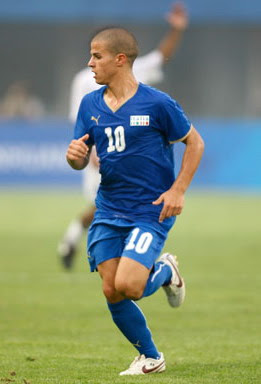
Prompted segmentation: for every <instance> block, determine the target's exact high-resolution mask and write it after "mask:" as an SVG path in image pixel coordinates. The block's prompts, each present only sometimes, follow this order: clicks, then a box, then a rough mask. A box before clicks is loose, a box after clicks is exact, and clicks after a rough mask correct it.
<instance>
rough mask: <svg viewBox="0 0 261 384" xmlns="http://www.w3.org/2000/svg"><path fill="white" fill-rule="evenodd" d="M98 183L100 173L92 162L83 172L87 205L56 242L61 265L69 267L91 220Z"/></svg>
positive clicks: (94, 208)
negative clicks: (57, 242) (58, 241)
mask: <svg viewBox="0 0 261 384" xmlns="http://www.w3.org/2000/svg"><path fill="white" fill-rule="evenodd" d="M99 183H100V174H99V171H98V168H97V167H96V166H94V165H93V164H90V165H88V167H87V168H86V169H85V170H84V172H83V193H84V196H85V198H86V200H87V201H88V203H89V206H88V207H87V209H86V210H84V212H83V213H82V215H81V216H79V217H78V218H76V219H74V220H72V221H71V222H70V224H69V226H68V228H67V229H66V231H65V233H64V236H63V238H62V240H61V241H60V243H59V244H58V255H59V256H60V260H61V262H62V264H63V266H64V267H65V268H67V269H70V268H71V267H72V265H73V261H74V258H75V254H76V251H77V248H78V245H79V243H80V241H81V239H82V236H83V234H84V233H85V231H86V229H88V228H89V226H90V224H91V222H92V221H93V217H94V213H95V211H96V207H95V203H94V201H95V197H96V193H97V190H98V187H99Z"/></svg>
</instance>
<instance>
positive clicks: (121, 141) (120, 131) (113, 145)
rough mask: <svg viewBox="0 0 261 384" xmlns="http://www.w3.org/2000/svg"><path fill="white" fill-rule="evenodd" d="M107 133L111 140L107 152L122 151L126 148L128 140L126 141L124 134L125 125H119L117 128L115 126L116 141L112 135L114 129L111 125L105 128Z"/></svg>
mask: <svg viewBox="0 0 261 384" xmlns="http://www.w3.org/2000/svg"><path fill="white" fill-rule="evenodd" d="M105 133H106V135H107V137H108V140H109V145H108V148H107V152H113V151H115V150H116V151H117V152H122V151H124V149H125V148H126V142H125V134H124V127H123V126H122V125H119V126H118V127H117V128H115V131H114V136H115V142H114V140H113V135H112V129H111V127H108V128H105Z"/></svg>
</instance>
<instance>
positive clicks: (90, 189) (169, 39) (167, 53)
mask: <svg viewBox="0 0 261 384" xmlns="http://www.w3.org/2000/svg"><path fill="white" fill-rule="evenodd" d="M167 21H168V24H169V30H168V31H167V33H166V35H165V37H164V38H163V39H162V41H161V42H160V44H159V46H158V48H157V49H155V50H153V51H151V52H149V53H148V54H147V55H144V56H141V57H138V58H137V60H135V62H134V66H133V72H134V74H135V77H136V78H137V79H138V80H139V81H141V82H142V83H145V84H149V85H154V84H157V83H159V82H160V81H162V79H163V64H164V63H166V62H167V61H168V60H169V58H170V57H171V56H172V55H173V54H174V53H175V52H176V50H177V47H178V45H179V42H180V40H181V38H182V35H183V32H184V30H185V29H186V28H187V25H188V15H187V12H186V9H185V8H184V6H183V5H182V3H174V4H173V6H172V8H171V11H170V12H169V14H168V17H167ZM98 88H100V85H99V84H97V83H96V82H95V80H94V78H93V74H92V72H91V70H90V68H85V69H83V70H82V71H80V72H79V73H77V74H76V76H75V77H74V80H73V82H72V90H71V98H70V113H69V117H70V120H71V121H73V122H75V120H76V117H77V112H78V109H79V105H80V102H81V100H82V98H83V97H84V96H85V95H86V94H87V93H90V92H92V91H94V90H96V89H98ZM98 168H99V164H98V158H97V156H96V155H95V148H93V150H92V155H91V158H90V163H89V166H88V167H87V168H86V169H85V170H84V172H83V192H84V196H85V197H86V200H87V201H88V202H89V206H88V207H87V209H85V210H84V212H83V213H82V214H81V215H80V217H78V218H76V219H74V220H72V221H71V222H70V224H69V226H68V228H67V230H66V231H65V234H64V236H63V238H62V239H61V241H60V242H59V244H58V254H59V256H60V260H61V262H62V264H63V265H64V267H65V268H67V269H70V268H71V267H72V265H73V261H74V256H75V254H76V250H77V246H78V244H79V242H80V240H81V238H82V235H83V233H84V232H85V230H86V229H87V228H88V227H89V225H90V223H91V222H92V220H93V215H94V212H95V209H96V208H95V197H96V193H97V190H98V186H99V183H100V174H99V170H98Z"/></svg>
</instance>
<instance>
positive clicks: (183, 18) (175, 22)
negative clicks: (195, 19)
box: [167, 2, 189, 31]
mask: <svg viewBox="0 0 261 384" xmlns="http://www.w3.org/2000/svg"><path fill="white" fill-rule="evenodd" d="M167 21H168V23H169V24H170V26H171V27H173V28H175V29H178V30H180V31H184V30H185V29H186V28H187V26H188V23H189V19H188V14H187V11H186V8H185V7H184V5H183V4H182V3H180V2H179V3H174V4H173V6H172V9H171V11H170V12H169V13H168V15H167Z"/></svg>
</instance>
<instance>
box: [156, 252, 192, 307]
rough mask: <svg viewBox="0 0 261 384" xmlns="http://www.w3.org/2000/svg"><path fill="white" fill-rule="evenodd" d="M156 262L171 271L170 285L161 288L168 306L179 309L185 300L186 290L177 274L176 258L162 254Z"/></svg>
mask: <svg viewBox="0 0 261 384" xmlns="http://www.w3.org/2000/svg"><path fill="white" fill-rule="evenodd" d="M158 261H159V262H162V263H164V264H167V265H168V266H169V267H170V269H171V271H172V277H171V281H170V283H169V284H168V285H163V286H162V288H163V289H164V291H165V293H166V295H167V299H168V302H169V305H170V306H171V307H179V306H180V305H181V304H182V303H183V301H184V299H185V293H186V289H185V283H184V280H183V279H182V277H181V276H180V273H179V269H178V261H177V257H176V256H172V255H171V254H170V253H164V254H163V255H161V256H160V258H159V260H158Z"/></svg>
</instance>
